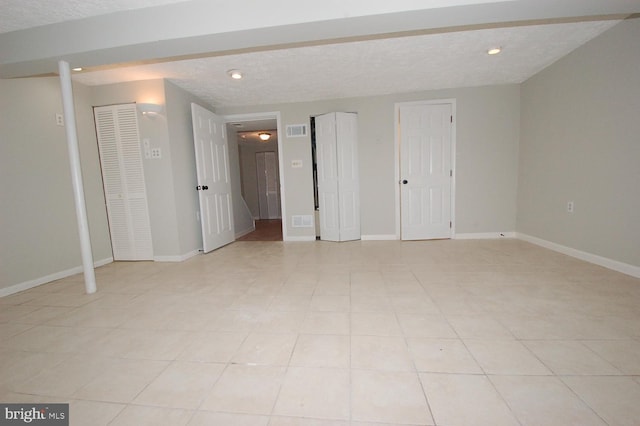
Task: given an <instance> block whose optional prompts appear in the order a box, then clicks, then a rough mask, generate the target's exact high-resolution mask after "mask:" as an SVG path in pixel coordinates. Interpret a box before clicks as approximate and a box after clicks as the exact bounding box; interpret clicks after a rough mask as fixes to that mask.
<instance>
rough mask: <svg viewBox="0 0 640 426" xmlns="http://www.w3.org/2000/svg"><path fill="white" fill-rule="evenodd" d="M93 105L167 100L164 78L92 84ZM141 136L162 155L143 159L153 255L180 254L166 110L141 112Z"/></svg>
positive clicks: (161, 102)
mask: <svg viewBox="0 0 640 426" xmlns="http://www.w3.org/2000/svg"><path fill="white" fill-rule="evenodd" d="M91 93H92V99H93V106H101V105H111V104H123V103H130V102H139V103H145V102H150V103H155V104H160V105H163V106H164V104H165V100H164V99H165V94H164V83H163V81H162V80H147V81H135V82H130V83H118V84H108V85H104V86H94V87H91ZM138 126H139V128H140V139H145V138H147V139H149V141H150V145H151V148H160V149H161V150H162V158H160V159H143V167H144V177H145V183H146V187H147V204H148V206H149V219H150V221H151V237H152V239H153V256H154V257H164V256H178V255H181V254H182V253H180V249H179V248H180V240H179V236H178V228H177V226H176V223H177V215H176V208H175V206H176V199H175V196H174V194H175V193H174V187H173V167H172V154H173V153H172V151H171V144H170V142H169V131H168V127H167V113H166V111H163V112H162V113H161V114H160V115H158V116H156V117H154V118H150V117H146V116H143V115H142V114H140V113H138Z"/></svg>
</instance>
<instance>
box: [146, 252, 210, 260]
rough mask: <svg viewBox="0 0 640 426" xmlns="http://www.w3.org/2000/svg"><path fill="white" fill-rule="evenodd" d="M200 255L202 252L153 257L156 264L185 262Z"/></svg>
mask: <svg viewBox="0 0 640 426" xmlns="http://www.w3.org/2000/svg"><path fill="white" fill-rule="evenodd" d="M199 253H200V250H193V251H190V252H189V253H185V254H182V255H180V256H153V261H154V262H184V261H185V260H187V259H190V258H192V257H193V256H196V255H198V254H199Z"/></svg>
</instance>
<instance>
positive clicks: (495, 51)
mask: <svg viewBox="0 0 640 426" xmlns="http://www.w3.org/2000/svg"><path fill="white" fill-rule="evenodd" d="M500 52H502V47H494V48H491V49H489V50H487V54H488V55H497V54H498V53H500Z"/></svg>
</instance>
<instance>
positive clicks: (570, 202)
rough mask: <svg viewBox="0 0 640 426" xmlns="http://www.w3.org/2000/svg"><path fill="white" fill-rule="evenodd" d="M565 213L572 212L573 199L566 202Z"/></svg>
mask: <svg viewBox="0 0 640 426" xmlns="http://www.w3.org/2000/svg"><path fill="white" fill-rule="evenodd" d="M567 213H573V201H568V202H567Z"/></svg>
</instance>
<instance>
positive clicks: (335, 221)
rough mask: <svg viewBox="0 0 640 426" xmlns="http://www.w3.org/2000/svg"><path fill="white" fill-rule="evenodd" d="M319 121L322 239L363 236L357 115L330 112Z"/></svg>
mask: <svg viewBox="0 0 640 426" xmlns="http://www.w3.org/2000/svg"><path fill="white" fill-rule="evenodd" d="M315 123H316V161H317V166H318V204H319V209H320V211H319V216H320V238H321V239H322V240H327V241H348V240H357V239H360V194H359V188H360V186H359V177H358V149H357V144H358V135H357V116H356V114H350V113H330V114H324V115H321V116H318V117H316V119H315Z"/></svg>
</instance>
